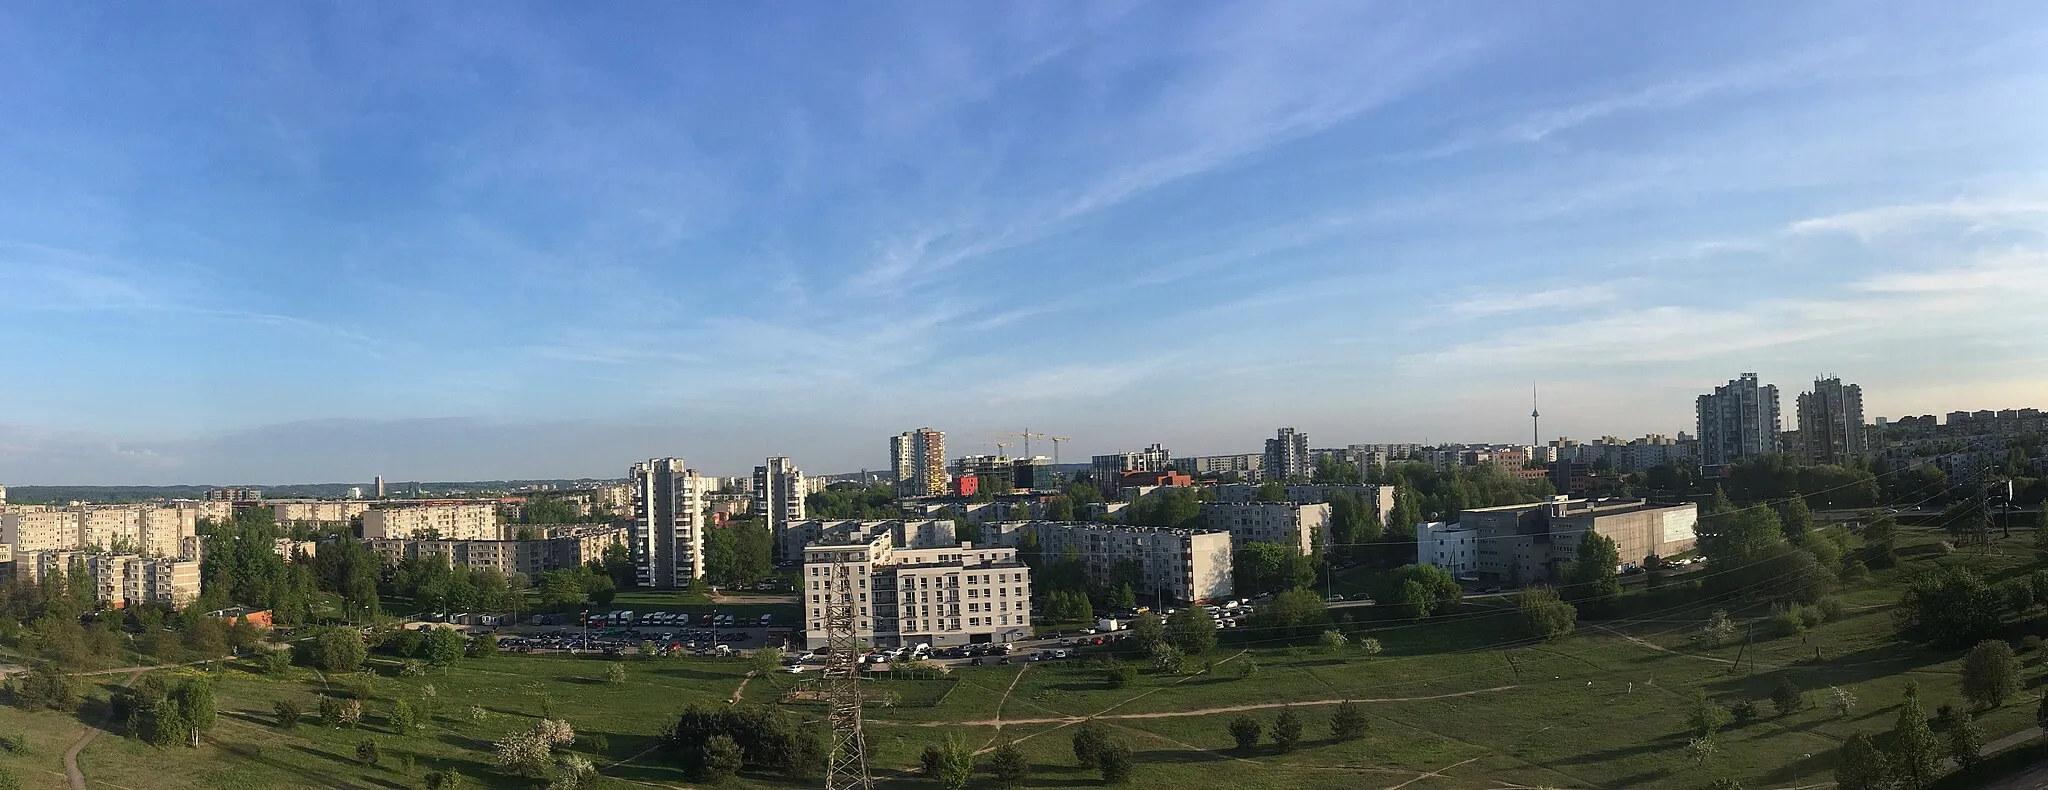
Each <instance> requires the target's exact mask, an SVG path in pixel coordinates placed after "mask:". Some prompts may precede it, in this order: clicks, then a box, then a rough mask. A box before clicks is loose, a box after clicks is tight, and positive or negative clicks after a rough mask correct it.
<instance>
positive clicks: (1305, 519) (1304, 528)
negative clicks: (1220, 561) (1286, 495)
mask: <svg viewBox="0 0 2048 790" xmlns="http://www.w3.org/2000/svg"><path fill="white" fill-rule="evenodd" d="M1202 523H1203V524H1204V525H1205V526H1207V527H1208V528H1210V529H1216V530H1223V531H1226V532H1229V533H1230V537H1231V539H1232V540H1233V541H1234V542H1235V543H1236V545H1237V546H1238V547H1239V548H1242V547H1243V546H1244V544H1246V543H1253V542H1257V543H1278V544H1280V545H1282V546H1293V547H1295V548H1296V549H1299V550H1300V551H1301V553H1302V554H1303V555H1304V556H1306V555H1309V554H1314V553H1316V551H1317V550H1318V549H1320V548H1322V547H1323V546H1326V545H1328V544H1329V542H1330V506H1329V505H1327V504H1314V505H1297V504H1294V503H1292V502H1204V503H1202Z"/></svg>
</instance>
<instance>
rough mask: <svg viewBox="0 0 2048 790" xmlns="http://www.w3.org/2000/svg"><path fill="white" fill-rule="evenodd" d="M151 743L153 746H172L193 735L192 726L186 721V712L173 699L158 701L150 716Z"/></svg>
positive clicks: (183, 741)
mask: <svg viewBox="0 0 2048 790" xmlns="http://www.w3.org/2000/svg"><path fill="white" fill-rule="evenodd" d="M149 722H150V724H149V743H150V745H152V746H158V747H170V746H178V745H182V744H184V743H185V742H186V741H187V739H188V738H189V737H190V736H191V733H192V727H191V725H190V724H189V723H187V722H186V721H185V714H184V712H183V711H182V710H180V709H179V707H178V703H177V701H176V700H173V699H168V698H167V699H165V700H164V701H163V702H160V703H157V705H156V707H155V709H154V710H152V711H151V712H150V716H149Z"/></svg>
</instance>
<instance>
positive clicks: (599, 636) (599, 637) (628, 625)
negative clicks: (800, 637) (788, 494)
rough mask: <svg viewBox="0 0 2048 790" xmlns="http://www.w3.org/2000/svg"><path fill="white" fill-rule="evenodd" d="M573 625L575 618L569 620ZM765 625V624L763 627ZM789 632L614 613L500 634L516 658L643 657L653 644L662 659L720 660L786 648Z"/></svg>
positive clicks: (745, 622) (755, 622) (709, 619)
mask: <svg viewBox="0 0 2048 790" xmlns="http://www.w3.org/2000/svg"><path fill="white" fill-rule="evenodd" d="M568 619H570V620H572V621H573V620H574V618H568ZM764 623H766V624H765V625H764ZM789 631H790V629H789V628H788V627H786V626H777V625H775V624H774V622H773V619H772V618H768V619H763V618H760V617H743V616H734V615H730V614H719V615H714V614H709V613H706V614H695V615H693V614H686V613H675V612H644V613H633V612H614V613H610V614H607V615H592V616H591V618H590V619H589V621H587V622H585V623H582V624H578V623H574V622H568V623H540V624H527V625H520V626H513V627H511V628H508V629H504V630H502V631H500V632H499V638H498V647H499V649H501V650H506V651H510V652H514V653H569V654H580V653H604V654H607V655H620V654H628V653H638V652H639V651H640V650H641V649H642V645H643V644H644V643H652V644H653V648H654V651H655V654H656V655H660V656H681V655H697V656H717V655H731V654H735V653H738V652H740V651H746V650H754V649H758V648H762V647H782V646H784V645H785V644H787V642H788V638H789Z"/></svg>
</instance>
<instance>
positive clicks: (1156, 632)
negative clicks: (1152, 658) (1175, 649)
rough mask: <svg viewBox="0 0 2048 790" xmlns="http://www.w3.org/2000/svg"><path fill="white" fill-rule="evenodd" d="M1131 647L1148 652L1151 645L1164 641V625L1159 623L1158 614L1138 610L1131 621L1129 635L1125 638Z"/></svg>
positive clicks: (1150, 649)
mask: <svg viewBox="0 0 2048 790" xmlns="http://www.w3.org/2000/svg"><path fill="white" fill-rule="evenodd" d="M1126 641H1127V642H1128V643H1129V644H1130V646H1131V649H1133V650H1136V651H1139V652H1143V653H1150V652H1151V651H1152V646H1153V645H1157V644H1162V643H1164V642H1166V626H1164V625H1162V624H1160V622H1159V616H1158V615H1155V614H1153V613H1151V612H1139V613H1138V618H1137V619H1135V620H1132V621H1131V635H1130V637H1129V638H1128V639H1127V640H1126Z"/></svg>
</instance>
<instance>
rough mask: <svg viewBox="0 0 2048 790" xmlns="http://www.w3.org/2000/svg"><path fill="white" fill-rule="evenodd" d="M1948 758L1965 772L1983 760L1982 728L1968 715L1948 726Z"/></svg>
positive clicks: (1958, 718) (1960, 716)
mask: <svg viewBox="0 0 2048 790" xmlns="http://www.w3.org/2000/svg"><path fill="white" fill-rule="evenodd" d="M1948 756H1949V757H1950V758H1953V759H1954V760H1955V761H1956V765H1958V766H1961V767H1962V768H1963V770H1966V771H1967V770H1969V769H1970V768H1971V767H1973V766H1975V765H1976V764H1977V763H1979V762H1982V761H1983V760H1984V727H1983V725H1980V724H1978V723H1977V720H1976V719H1975V718H1972V717H1971V716H1970V714H1968V713H1964V714H1961V715H1959V716H1957V717H1956V721H1955V724H1953V725H1950V726H1949V730H1948Z"/></svg>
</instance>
